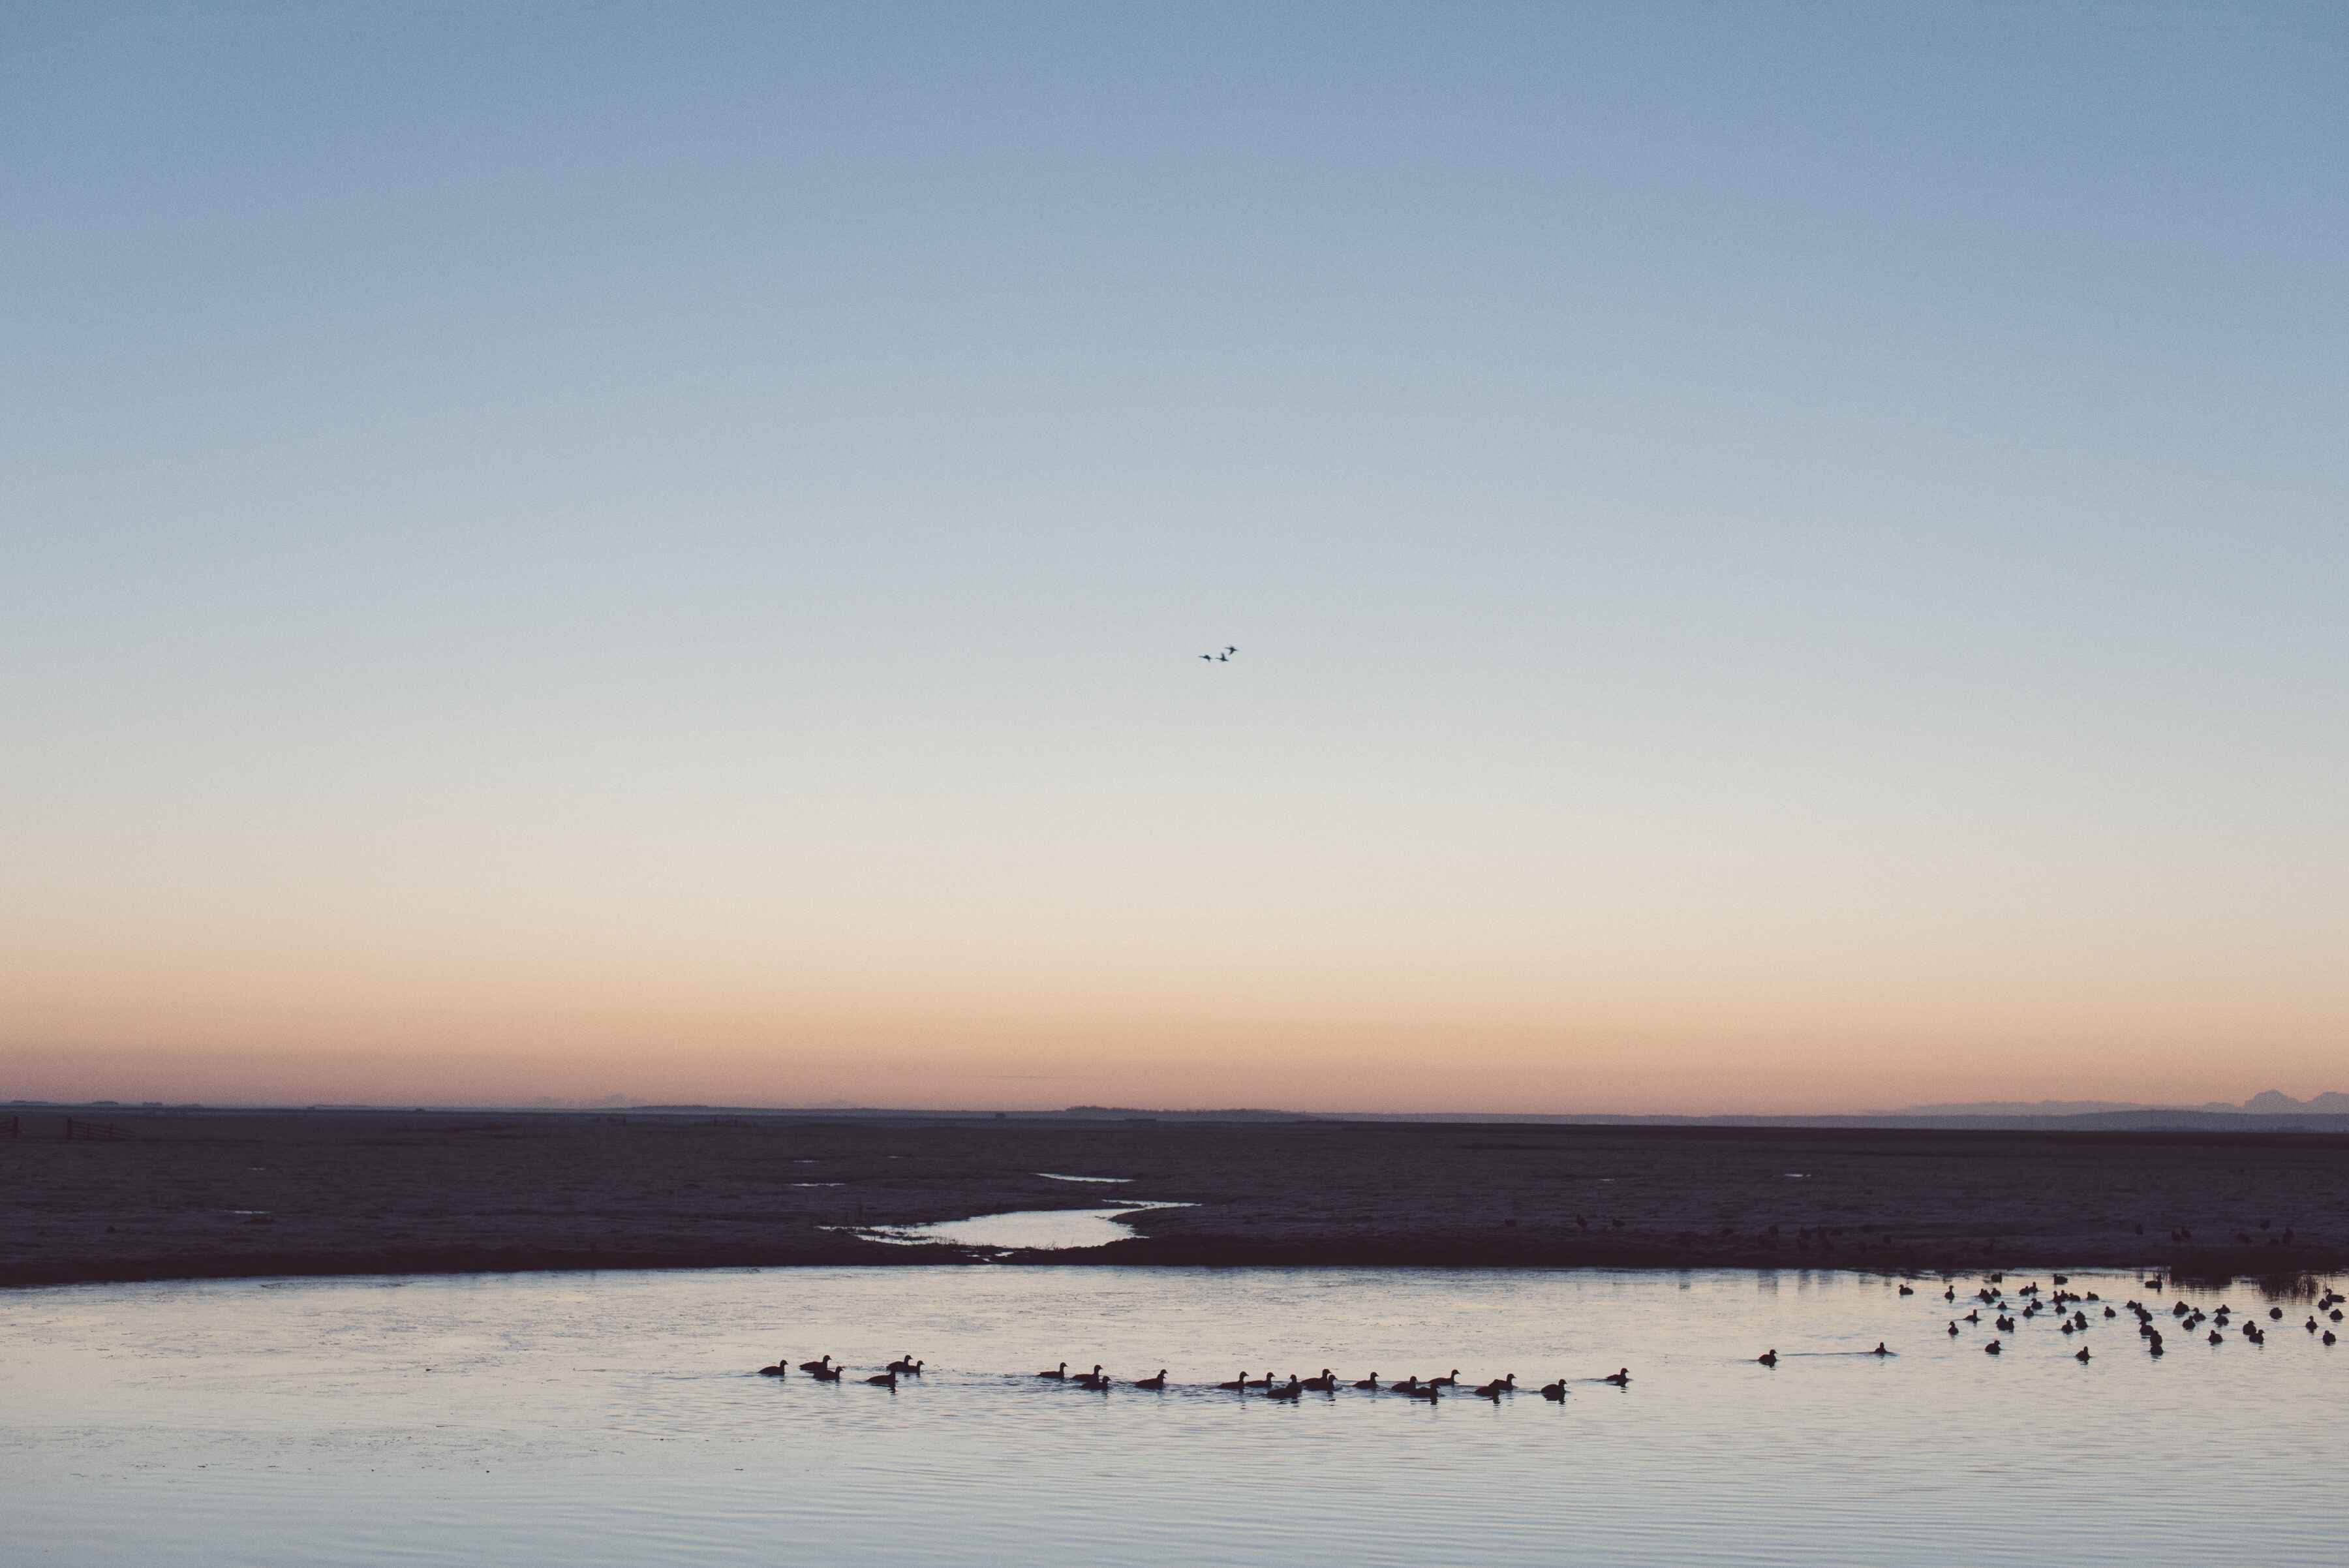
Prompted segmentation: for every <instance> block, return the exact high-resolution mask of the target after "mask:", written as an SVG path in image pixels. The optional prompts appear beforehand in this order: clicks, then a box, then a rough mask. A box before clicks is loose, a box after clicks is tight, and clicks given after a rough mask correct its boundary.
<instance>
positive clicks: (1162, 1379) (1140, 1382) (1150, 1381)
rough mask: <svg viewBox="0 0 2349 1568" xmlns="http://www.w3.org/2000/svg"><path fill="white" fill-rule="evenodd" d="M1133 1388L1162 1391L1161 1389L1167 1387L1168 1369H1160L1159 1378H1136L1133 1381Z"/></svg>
mask: <svg viewBox="0 0 2349 1568" xmlns="http://www.w3.org/2000/svg"><path fill="white" fill-rule="evenodd" d="M1133 1386H1135V1387H1136V1388H1149V1389H1153V1390H1155V1389H1160V1388H1164V1387H1165V1386H1166V1368H1164V1366H1162V1367H1160V1368H1159V1369H1158V1376H1155V1377H1137V1378H1135V1379H1134V1380H1133Z"/></svg>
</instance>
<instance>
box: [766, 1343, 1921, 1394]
mask: <svg viewBox="0 0 2349 1568" xmlns="http://www.w3.org/2000/svg"><path fill="white" fill-rule="evenodd" d="M1876 1352H1877V1354H1878V1355H1891V1354H1892V1353H1891V1352H1890V1351H1889V1350H1886V1349H1885V1348H1884V1346H1883V1345H1878V1346H1877V1347H1876ZM1766 1359H1767V1361H1768V1362H1769V1364H1770V1365H1773V1366H1775V1365H1776V1363H1777V1352H1775V1351H1773V1352H1771V1353H1770V1355H1769V1356H1768V1357H1767V1358H1766ZM799 1369H800V1370H801V1371H802V1372H804V1373H806V1374H807V1375H808V1376H811V1377H812V1378H814V1379H815V1380H816V1381H817V1382H819V1383H837V1382H839V1381H840V1380H841V1378H842V1377H843V1375H844V1374H845V1373H846V1371H847V1368H845V1367H843V1366H834V1365H833V1359H832V1357H831V1356H830V1355H822V1356H819V1357H817V1358H816V1359H815V1360H813V1361H802V1362H801V1363H800V1364H799ZM791 1370H792V1367H791V1362H790V1360H789V1358H788V1357H784V1356H778V1357H776V1358H775V1363H774V1365H773V1366H761V1367H760V1368H759V1376H761V1377H786V1376H790V1375H791ZM921 1375H922V1364H921V1363H920V1362H919V1361H916V1359H914V1358H913V1357H912V1356H910V1355H907V1356H902V1357H900V1358H899V1359H897V1360H895V1361H893V1362H891V1363H890V1364H889V1366H888V1368H887V1370H885V1371H884V1372H881V1373H878V1374H876V1375H875V1376H871V1377H867V1378H864V1380H863V1381H864V1382H866V1383H868V1384H871V1385H873V1386H875V1387H881V1388H887V1389H890V1390H892V1391H895V1388H896V1386H897V1380H898V1379H899V1378H900V1377H919V1376H921ZM1036 1376H1038V1377H1040V1378H1041V1379H1043V1380H1044V1381H1046V1382H1048V1383H1066V1384H1070V1385H1071V1386H1075V1387H1079V1388H1083V1389H1087V1390H1089V1391H1091V1392H1092V1393H1096V1394H1105V1393H1107V1392H1109V1390H1110V1387H1111V1386H1112V1384H1114V1383H1115V1382H1116V1379H1114V1378H1112V1377H1111V1376H1109V1375H1108V1374H1107V1373H1105V1372H1103V1371H1102V1366H1101V1364H1100V1363H1099V1362H1095V1363H1094V1364H1093V1369H1092V1371H1091V1372H1077V1373H1071V1371H1070V1370H1069V1364H1068V1363H1067V1362H1065V1361H1063V1362H1061V1364H1060V1365H1059V1366H1052V1367H1047V1368H1046V1369H1045V1370H1043V1371H1041V1372H1039V1373H1037V1374H1036ZM1594 1381H1596V1382H1599V1383H1611V1384H1613V1385H1614V1386H1616V1387H1618V1388H1623V1387H1628V1386H1630V1382H1631V1369H1630V1367H1628V1366H1624V1367H1618V1368H1617V1369H1616V1370H1615V1371H1613V1372H1611V1373H1609V1375H1608V1376H1604V1377H1600V1378H1596V1379H1594ZM1130 1386H1132V1387H1135V1388H1140V1389H1144V1390H1149V1391H1157V1390H1161V1389H1164V1388H1165V1387H1166V1386H1167V1384H1166V1368H1164V1367H1163V1366H1162V1367H1160V1368H1159V1369H1158V1371H1157V1372H1156V1374H1155V1375H1154V1376H1149V1377H1136V1378H1134V1379H1133V1381H1132V1383H1131V1384H1130ZM1340 1386H1348V1387H1353V1388H1358V1389H1361V1391H1362V1392H1364V1393H1366V1394H1400V1395H1402V1397H1405V1398H1407V1399H1423V1400H1426V1401H1427V1402H1428V1403H1429V1404H1433V1403H1435V1402H1436V1401H1437V1400H1438V1399H1440V1398H1442V1397H1443V1396H1444V1390H1445V1389H1447V1388H1449V1389H1451V1390H1453V1391H1454V1393H1457V1392H1458V1390H1459V1387H1460V1369H1459V1368H1458V1367H1456V1366H1455V1367H1454V1368H1453V1369H1452V1370H1451V1371H1450V1372H1449V1373H1447V1374H1445V1375H1444V1376H1442V1377H1430V1378H1428V1379H1426V1380H1425V1381H1424V1382H1423V1381H1421V1379H1420V1378H1418V1377H1417V1376H1411V1377H1406V1378H1404V1379H1402V1381H1401V1382H1399V1383H1381V1382H1380V1381H1379V1375H1378V1374H1377V1373H1375V1372H1373V1373H1371V1375H1370V1376H1368V1377H1364V1378H1361V1379H1360V1380H1358V1381H1356V1382H1354V1383H1351V1384H1346V1385H1341V1384H1340V1381H1339V1378H1338V1375H1337V1374H1336V1373H1334V1372H1332V1371H1330V1368H1328V1367H1326V1366H1325V1367H1323V1368H1322V1369H1321V1373H1320V1376H1318V1377H1299V1376H1298V1375H1297V1374H1296V1373H1294V1372H1292V1373H1290V1374H1289V1375H1288V1382H1286V1383H1282V1382H1280V1381H1279V1380H1278V1379H1277V1378H1276V1377H1275V1376H1273V1375H1272V1374H1271V1373H1269V1372H1268V1373H1266V1374H1265V1375H1264V1376H1261V1377H1250V1376H1248V1375H1247V1373H1246V1372H1242V1373H1241V1374H1240V1375H1239V1376H1237V1377H1235V1378H1233V1379H1232V1380H1231V1381H1230V1382H1228V1383H1218V1384H1216V1387H1217V1388H1220V1389H1225V1390H1228V1391H1229V1392H1232V1393H1236V1394H1247V1393H1250V1392H1255V1393H1260V1394H1262V1395H1264V1396H1265V1397H1267V1398H1268V1399H1301V1398H1303V1397H1305V1396H1306V1395H1308V1394H1334V1393H1336V1392H1337V1391H1338V1389H1339V1388H1340ZM1516 1391H1517V1375H1516V1373H1514V1372H1511V1373H1506V1374H1505V1375H1503V1376H1499V1377H1496V1378H1495V1379H1494V1380H1493V1381H1492V1382H1490V1383H1485V1384H1480V1385H1478V1386H1476V1387H1475V1388H1473V1389H1471V1390H1470V1392H1471V1393H1472V1394H1473V1395H1474V1396H1475V1397H1477V1398H1480V1399H1490V1400H1491V1401H1493V1403H1495V1404H1496V1405H1497V1404H1499V1403H1500V1402H1501V1399H1502V1397H1504V1396H1505V1395H1510V1394H1515V1393H1516ZM1539 1392H1540V1394H1541V1397H1543V1398H1545V1399H1547V1400H1549V1401H1551V1402H1552V1403H1553V1404H1556V1403H1558V1402H1560V1401H1563V1400H1564V1399H1565V1398H1566V1395H1567V1387H1566V1379H1565V1378H1563V1377H1561V1378H1559V1379H1558V1380H1557V1382H1555V1383H1546V1384H1544V1385H1543V1386H1542V1387H1541V1389H1540V1390H1539Z"/></svg>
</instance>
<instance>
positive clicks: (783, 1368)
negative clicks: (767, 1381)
mask: <svg viewBox="0 0 2349 1568" xmlns="http://www.w3.org/2000/svg"><path fill="white" fill-rule="evenodd" d="M790 1371H791V1367H790V1366H789V1365H788V1364H786V1363H785V1362H784V1360H783V1358H782V1357H781V1356H780V1355H778V1356H777V1357H775V1364H774V1365H773V1366H761V1368H759V1376H761V1377H781V1376H785V1375H787V1374H788V1373H789V1372H790Z"/></svg>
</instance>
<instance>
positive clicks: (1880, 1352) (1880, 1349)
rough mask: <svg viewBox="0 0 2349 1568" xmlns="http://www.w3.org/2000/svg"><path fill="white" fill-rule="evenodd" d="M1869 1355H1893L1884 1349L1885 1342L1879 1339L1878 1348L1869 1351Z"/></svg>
mask: <svg viewBox="0 0 2349 1568" xmlns="http://www.w3.org/2000/svg"><path fill="white" fill-rule="evenodd" d="M1891 1354H1892V1353H1891V1352H1890V1351H1889V1350H1887V1349H1885V1348H1884V1342H1883V1341H1882V1340H1880V1339H1879V1340H1878V1341H1877V1342H1876V1348H1875V1349H1874V1350H1871V1351H1869V1352H1868V1355H1891Z"/></svg>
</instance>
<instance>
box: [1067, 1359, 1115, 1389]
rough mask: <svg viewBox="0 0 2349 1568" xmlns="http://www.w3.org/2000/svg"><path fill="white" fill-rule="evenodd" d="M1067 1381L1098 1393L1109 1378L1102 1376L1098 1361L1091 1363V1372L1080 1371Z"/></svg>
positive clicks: (1104, 1386) (1107, 1384)
mask: <svg viewBox="0 0 2349 1568" xmlns="http://www.w3.org/2000/svg"><path fill="white" fill-rule="evenodd" d="M1069 1381H1070V1382H1071V1383H1073V1384H1075V1385H1076V1386H1078V1387H1080V1388H1082V1389H1086V1390H1088V1391H1090V1392H1092V1393H1094V1394H1099V1393H1101V1392H1102V1391H1103V1390H1104V1389H1106V1388H1108V1386H1109V1379H1108V1378H1106V1377H1104V1376H1102V1369H1101V1363H1100V1362H1098V1361H1096V1362H1094V1363H1093V1369H1092V1371H1091V1372H1080V1373H1078V1374H1077V1375H1076V1376H1074V1377H1071V1378H1070V1379H1069Z"/></svg>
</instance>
